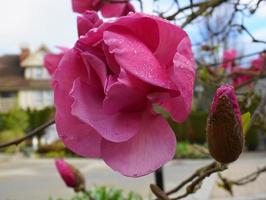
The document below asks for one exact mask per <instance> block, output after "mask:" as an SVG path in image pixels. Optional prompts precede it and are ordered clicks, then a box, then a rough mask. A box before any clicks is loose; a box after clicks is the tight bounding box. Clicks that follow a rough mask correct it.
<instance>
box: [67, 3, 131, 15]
mask: <svg viewBox="0 0 266 200" xmlns="http://www.w3.org/2000/svg"><path fill="white" fill-rule="evenodd" d="M120 2H121V1H120ZM72 7H73V10H74V12H78V13H83V12H85V11H86V10H95V11H98V10H100V11H101V12H102V15H103V16H104V17H106V18H108V17H120V16H125V15H127V14H128V13H129V12H135V9H134V7H133V6H132V4H130V3H129V1H123V2H121V3H119V0H112V1H101V0H72Z"/></svg>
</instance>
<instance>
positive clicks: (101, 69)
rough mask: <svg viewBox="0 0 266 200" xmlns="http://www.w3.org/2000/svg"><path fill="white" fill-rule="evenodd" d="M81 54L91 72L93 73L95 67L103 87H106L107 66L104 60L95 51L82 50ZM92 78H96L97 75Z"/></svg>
mask: <svg viewBox="0 0 266 200" xmlns="http://www.w3.org/2000/svg"><path fill="white" fill-rule="evenodd" d="M81 56H82V58H83V60H84V63H85V64H86V67H87V70H88V71H89V73H91V69H93V70H94V72H95V73H96V75H97V77H98V78H99V79H100V81H101V84H102V86H103V88H105V87H106V84H107V67H106V65H105V63H104V61H103V60H102V59H101V58H99V57H97V56H96V54H95V53H93V52H92V53H90V52H89V51H84V52H82V53H81ZM90 68H91V69H90ZM91 79H95V77H91Z"/></svg>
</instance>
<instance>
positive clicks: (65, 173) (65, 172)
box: [55, 159, 77, 188]
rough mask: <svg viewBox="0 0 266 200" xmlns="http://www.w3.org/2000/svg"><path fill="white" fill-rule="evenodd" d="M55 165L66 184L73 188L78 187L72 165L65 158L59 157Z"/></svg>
mask: <svg viewBox="0 0 266 200" xmlns="http://www.w3.org/2000/svg"><path fill="white" fill-rule="evenodd" d="M55 166H56V168H57V171H58V172H59V174H60V176H61V177H62V179H63V180H64V182H65V183H66V185H67V186H68V187H72V188H74V187H76V185H77V181H76V178H75V174H74V172H73V170H72V168H71V167H70V165H69V164H68V163H67V162H65V161H64V160H61V159H57V160H55Z"/></svg>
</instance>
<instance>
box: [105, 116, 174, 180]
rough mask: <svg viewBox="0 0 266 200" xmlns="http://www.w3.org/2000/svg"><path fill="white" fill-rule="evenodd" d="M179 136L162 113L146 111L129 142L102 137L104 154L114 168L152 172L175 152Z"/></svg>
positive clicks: (133, 172)
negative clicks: (116, 141)
mask: <svg viewBox="0 0 266 200" xmlns="http://www.w3.org/2000/svg"><path fill="white" fill-rule="evenodd" d="M175 151H176V138H175V134H174V133H173V131H172V129H171V128H170V127H169V125H168V123H167V122H166V121H165V119H164V118H163V117H162V116H160V115H152V114H150V115H147V116H146V118H145V119H144V120H143V122H142V124H141V129H140V131H139V133H138V134H137V135H135V136H134V137H133V138H131V139H130V140H128V141H126V142H122V143H114V142H110V141H106V140H103V142H102V157H103V159H104V161H105V162H106V163H107V165H109V166H110V167H111V168H112V169H113V170H115V171H118V172H120V173H121V174H123V175H125V176H130V177H139V176H144V175H146V174H149V173H152V172H154V171H155V170H157V169H158V168H160V167H161V166H162V165H164V164H165V163H166V162H168V161H170V160H171V159H172V158H173V156H174V155H175Z"/></svg>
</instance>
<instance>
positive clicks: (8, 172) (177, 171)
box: [0, 153, 266, 200]
mask: <svg viewBox="0 0 266 200" xmlns="http://www.w3.org/2000/svg"><path fill="white" fill-rule="evenodd" d="M265 158H266V153H259V154H244V155H243V156H242V157H241V158H240V160H239V161H238V162H236V163H234V164H232V167H231V166H230V167H229V170H228V171H227V172H226V175H228V176H229V177H240V176H242V175H244V173H248V172H250V171H252V170H253V169H254V168H256V166H262V165H266V159H265ZM67 161H68V162H69V163H71V164H73V165H74V166H76V167H77V168H78V169H80V170H81V172H82V173H84V174H85V178H86V182H87V187H88V188H90V187H92V186H94V185H99V186H100V185H107V186H110V187H115V188H121V189H124V190H125V191H126V192H127V191H130V190H133V191H135V192H138V193H139V194H141V195H142V196H144V197H145V199H150V198H151V197H152V194H151V192H150V190H149V184H150V183H154V177H153V175H148V176H145V177H142V178H137V179H135V178H127V177H124V176H121V175H119V174H118V173H116V172H114V171H112V170H111V169H109V168H108V167H107V166H106V165H105V164H104V163H103V162H102V161H101V160H93V159H67ZM210 162H211V160H175V161H172V162H170V163H169V164H167V165H166V166H165V167H164V173H165V180H166V188H167V189H170V188H172V187H174V186H175V185H177V184H178V183H179V182H181V181H182V180H184V179H185V178H187V177H188V176H189V175H190V174H191V173H192V172H193V171H194V170H195V169H197V168H199V167H201V166H203V165H206V164H208V163H210ZM216 178H217V177H216V175H213V176H211V177H210V178H207V179H206V181H205V182H204V184H203V186H202V188H201V189H200V190H199V192H197V193H196V194H194V195H193V196H191V197H189V198H187V199H194V200H204V199H206V200H207V199H213V200H220V199H233V198H231V197H230V196H228V194H226V193H225V192H223V191H222V190H221V189H219V188H217V187H216V186H215V182H216ZM265 182H266V174H263V175H262V176H261V177H260V178H259V180H258V182H255V183H253V185H250V186H251V189H248V188H249V186H245V187H242V188H235V189H236V196H237V197H239V198H240V199H241V200H246V199H247V200H250V198H251V197H254V194H256V195H257V196H258V195H259V196H260V198H257V199H258V200H261V196H262V199H266V186H265ZM254 184H255V185H254ZM254 188H256V189H254ZM254 192H255V193H254ZM264 194H265V195H264ZM73 195H74V193H73V192H72V190H71V189H69V188H67V187H66V186H65V185H64V182H63V181H62V180H61V178H60V177H59V175H58V173H57V171H56V169H55V166H54V160H53V159H34V158H27V159H26V158H22V157H20V156H13V157H3V156H0V200H48V198H49V197H53V198H54V199H56V198H58V197H63V198H69V197H71V196H73ZM242 196H246V197H247V198H242ZM235 199H238V198H235ZM251 199H252V200H254V199H256V198H251Z"/></svg>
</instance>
